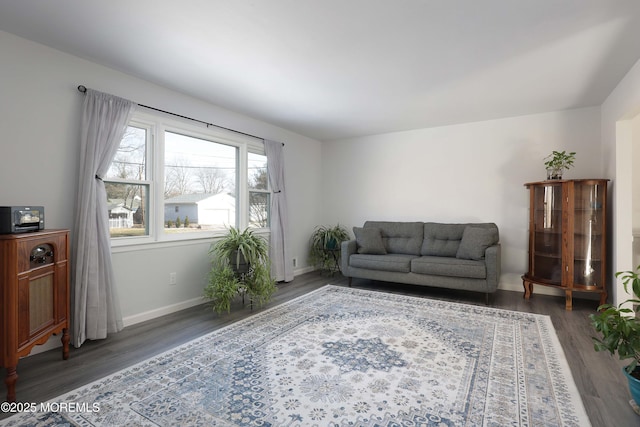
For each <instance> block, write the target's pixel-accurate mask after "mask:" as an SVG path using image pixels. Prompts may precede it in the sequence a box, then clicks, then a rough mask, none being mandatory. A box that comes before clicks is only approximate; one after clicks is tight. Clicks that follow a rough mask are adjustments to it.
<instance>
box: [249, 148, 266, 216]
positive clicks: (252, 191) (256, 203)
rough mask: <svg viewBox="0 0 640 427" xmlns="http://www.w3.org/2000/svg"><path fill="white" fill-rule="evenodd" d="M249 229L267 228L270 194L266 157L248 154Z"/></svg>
mask: <svg viewBox="0 0 640 427" xmlns="http://www.w3.org/2000/svg"><path fill="white" fill-rule="evenodd" d="M248 175H249V181H248V182H249V227H255V228H267V227H269V225H270V224H269V207H270V202H271V192H270V191H269V176H268V174H267V156H265V155H263V154H256V153H249V161H248Z"/></svg>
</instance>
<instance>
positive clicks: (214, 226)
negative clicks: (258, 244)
mask: <svg viewBox="0 0 640 427" xmlns="http://www.w3.org/2000/svg"><path fill="white" fill-rule="evenodd" d="M104 182H105V185H106V188H107V199H108V200H107V202H108V206H109V218H110V219H109V220H110V234H111V237H112V246H122V245H129V244H138V243H152V242H161V241H170V240H187V239H198V238H208V237H213V236H215V235H220V234H223V233H225V232H226V229H227V228H229V227H237V228H241V229H244V228H246V227H252V228H256V229H264V230H265V231H268V227H269V202H270V199H271V194H270V189H269V185H268V177H267V159H266V155H265V153H264V143H263V141H262V140H259V139H257V138H253V137H249V136H245V135H242V134H239V133H236V132H232V131H227V130H221V129H218V128H207V127H206V126H204V125H201V124H195V123H192V122H187V121H183V120H177V119H173V118H168V117H165V116H164V115H163V116H153V115H148V114H143V113H135V114H134V118H133V119H132V121H131V123H130V125H129V127H128V128H127V131H126V132H125V136H124V137H123V138H122V141H121V143H120V147H119V149H118V152H117V154H116V156H115V157H114V160H113V161H112V164H111V167H110V168H109V172H108V174H107V176H106V177H105V178H104Z"/></svg>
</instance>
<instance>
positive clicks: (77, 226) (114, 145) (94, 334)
mask: <svg viewBox="0 0 640 427" xmlns="http://www.w3.org/2000/svg"><path fill="white" fill-rule="evenodd" d="M135 107H136V104H135V103H133V102H131V101H128V100H126V99H122V98H118V97H116V96H113V95H109V94H105V93H102V92H98V91H94V90H91V89H87V91H86V94H85V98H84V103H83V108H82V121H81V129H80V167H79V170H80V172H79V181H78V198H77V204H76V216H75V221H74V233H73V236H74V237H73V241H74V244H73V246H72V255H73V256H72V264H71V268H72V284H73V288H72V331H73V336H72V344H73V345H74V346H75V347H80V346H81V345H82V343H83V342H84V341H85V340H87V339H102V338H106V337H107V333H113V332H118V331H120V330H121V329H122V327H123V325H122V314H121V312H120V303H119V300H118V294H117V291H116V286H115V283H114V275H113V267H112V263H111V240H110V235H109V218H108V212H107V193H106V189H105V185H104V182H102V178H101V177H102V176H104V174H106V173H107V171H108V169H109V165H110V164H111V161H112V160H113V157H114V156H115V154H116V151H117V150H118V147H119V145H120V141H121V140H122V137H123V135H124V132H125V131H126V129H127V124H128V123H129V120H130V118H131V114H132V113H133V111H134V109H135Z"/></svg>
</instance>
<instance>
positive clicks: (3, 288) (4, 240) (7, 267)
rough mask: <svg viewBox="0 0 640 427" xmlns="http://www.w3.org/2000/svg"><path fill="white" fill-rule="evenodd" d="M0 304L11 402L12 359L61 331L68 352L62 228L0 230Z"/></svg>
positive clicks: (2, 359)
mask: <svg viewBox="0 0 640 427" xmlns="http://www.w3.org/2000/svg"><path fill="white" fill-rule="evenodd" d="M0 309H1V310H2V312H1V313H0V314H1V315H0V334H2V335H1V336H0V365H1V366H3V367H4V368H5V369H6V377H5V383H6V385H7V401H8V402H14V401H15V399H16V392H15V386H16V381H17V379H18V374H17V365H18V360H19V359H20V358H21V357H24V356H27V355H28V354H29V353H30V352H31V350H32V349H33V347H35V346H36V345H40V344H44V343H45V342H47V340H48V339H49V338H50V337H51V335H54V334H59V333H61V334H62V358H63V359H65V360H66V359H67V358H68V357H69V332H68V328H69V231H68V230H43V231H37V232H32V233H19V234H2V235H0Z"/></svg>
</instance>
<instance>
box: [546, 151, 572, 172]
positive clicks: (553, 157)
mask: <svg viewBox="0 0 640 427" xmlns="http://www.w3.org/2000/svg"><path fill="white" fill-rule="evenodd" d="M575 159H576V153H575V151H572V152H570V153H567V152H566V151H555V150H554V151H552V152H551V154H549V155H548V156H547V157H545V158H544V160H545V162H544V165H545V167H546V168H547V179H562V173H563V172H564V170H565V169H570V168H572V167H573V162H574V161H575Z"/></svg>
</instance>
